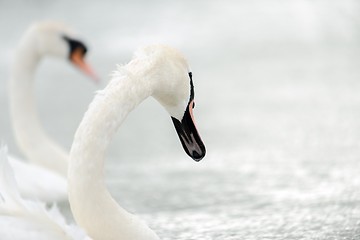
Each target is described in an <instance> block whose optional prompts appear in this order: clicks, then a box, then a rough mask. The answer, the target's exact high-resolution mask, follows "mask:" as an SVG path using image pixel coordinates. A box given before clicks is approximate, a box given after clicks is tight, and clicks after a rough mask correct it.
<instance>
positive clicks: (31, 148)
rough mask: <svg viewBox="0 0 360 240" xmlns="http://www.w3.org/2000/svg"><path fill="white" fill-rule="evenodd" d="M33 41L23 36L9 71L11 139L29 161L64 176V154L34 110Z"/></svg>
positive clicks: (28, 35) (31, 36)
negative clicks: (13, 137) (13, 139)
mask: <svg viewBox="0 0 360 240" xmlns="http://www.w3.org/2000/svg"><path fill="white" fill-rule="evenodd" d="M34 38H35V36H34V34H32V33H29V32H28V33H26V34H25V36H24V38H23V40H22V41H21V42H20V45H19V47H18V49H17V51H16V53H15V59H14V63H13V67H12V69H11V78H10V81H9V86H8V87H9V103H10V115H11V120H12V124H13V130H14V134H15V139H16V141H17V143H18V146H19V148H20V149H21V150H22V151H23V153H24V154H25V155H26V157H27V158H28V159H29V160H30V161H32V162H34V163H37V164H39V165H43V166H45V167H48V168H50V169H53V170H55V171H58V172H59V173H61V174H63V175H65V174H66V170H67V155H66V154H65V151H63V150H62V148H61V147H60V146H58V145H57V144H55V143H54V142H53V141H52V140H51V139H50V138H49V137H48V135H47V134H46V133H45V131H44V129H43V127H42V125H41V123H40V120H39V117H38V112H37V109H36V99H35V96H34V76H35V73H36V68H37V66H38V64H39V62H40V60H41V55H40V54H39V53H38V52H37V50H36V47H37V46H36V43H35V41H34ZM50 157H51V159H50Z"/></svg>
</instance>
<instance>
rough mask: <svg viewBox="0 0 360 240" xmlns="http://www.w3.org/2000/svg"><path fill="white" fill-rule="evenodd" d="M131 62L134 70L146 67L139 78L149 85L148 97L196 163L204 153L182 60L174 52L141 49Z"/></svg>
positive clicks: (191, 89)
mask: <svg viewBox="0 0 360 240" xmlns="http://www.w3.org/2000/svg"><path fill="white" fill-rule="evenodd" d="M134 59H135V61H134V63H133V64H134V65H135V66H136V65H138V64H141V65H142V66H144V65H145V66H146V65H148V66H149V67H148V68H146V67H145V68H144V69H145V72H143V73H142V75H145V76H149V78H150V79H151V80H149V81H148V82H151V83H152V84H153V87H152V89H153V93H152V96H153V97H154V98H155V99H156V100H157V101H158V102H159V103H160V104H161V105H162V106H163V107H164V108H165V109H166V110H167V112H168V113H169V115H170V116H171V119H172V122H173V124H174V126H175V129H176V132H177V134H178V136H179V138H180V142H181V144H182V146H183V148H184V150H185V152H186V153H187V154H188V155H189V156H190V157H191V158H192V159H194V160H195V161H200V160H201V159H202V158H203V157H204V156H205V153H206V149H205V145H204V143H203V141H202V140H201V137H200V134H199V132H198V130H197V127H196V124H195V118H194V112H193V109H194V107H195V91H194V84H193V79H192V72H191V71H190V68H189V65H188V63H187V61H186V59H185V58H184V56H183V55H182V54H181V53H180V52H178V51H177V50H175V49H173V48H170V47H167V46H164V45H153V46H148V47H145V48H142V49H140V50H138V51H137V52H136V53H135V58H134ZM142 60H143V61H142ZM139 61H140V62H141V63H139Z"/></svg>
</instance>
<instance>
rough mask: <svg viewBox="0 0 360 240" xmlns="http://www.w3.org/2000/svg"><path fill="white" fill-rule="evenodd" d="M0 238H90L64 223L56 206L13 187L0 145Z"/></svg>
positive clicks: (10, 239)
mask: <svg viewBox="0 0 360 240" xmlns="http://www.w3.org/2000/svg"><path fill="white" fill-rule="evenodd" d="M0 239H1V240H35V239H36V240H50V239H51V240H65V239H68V240H70V239H76V240H80V239H82V240H90V238H89V237H88V236H86V234H85V232H84V231H83V230H82V229H80V228H79V227H77V226H75V225H68V224H66V222H65V219H64V217H63V216H62V215H61V214H60V212H59V210H58V209H57V207H56V206H53V207H51V208H50V209H47V208H46V207H45V204H43V203H41V202H35V201H31V200H24V199H23V198H22V197H21V196H20V194H19V192H18V188H17V183H16V179H15V177H14V174H13V169H12V167H11V166H10V164H9V160H8V155H7V149H6V147H4V146H2V147H0Z"/></svg>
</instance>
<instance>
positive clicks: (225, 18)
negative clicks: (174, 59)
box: [0, 0, 360, 240]
mask: <svg viewBox="0 0 360 240" xmlns="http://www.w3.org/2000/svg"><path fill="white" fill-rule="evenodd" d="M359 9H360V8H359V4H358V3H357V2H356V1H350V0H347V1H341V2H339V1H316V2H312V1H305V0H304V1H286V2H284V1H280V0H279V1H271V2H270V1H263V0H256V1H230V0H227V1H197V2H196V3H194V2H192V1H181V2H180V1H178V2H175V3H173V2H172V3H170V2H166V1H160V0H158V1H152V2H151V3H150V2H146V1H132V2H131V3H130V2H120V1H102V2H101V3H100V2H89V1H77V2H76V3H74V2H71V3H70V2H66V1H58V2H51V3H50V2H46V1H45V2H44V1H36V0H33V1H26V2H25V1H24V2H20V1H19V2H15V1H13V2H5V1H2V2H0V30H1V35H0V43H1V44H0V50H1V53H2V54H1V56H0V76H1V79H2V80H3V81H0V106H1V110H2V114H1V118H0V136H1V138H3V139H4V140H5V141H6V142H7V143H8V145H9V147H10V150H11V151H13V152H15V153H19V152H18V150H17V148H16V146H15V144H14V141H13V138H12V134H11V130H10V123H9V119H8V113H7V111H8V108H7V100H6V89H5V85H6V83H5V82H6V79H7V76H8V67H9V65H10V62H11V58H12V57H11V56H12V51H13V49H14V47H15V43H16V42H17V41H18V38H19V37H20V36H21V34H22V32H23V31H24V29H25V28H26V27H27V26H28V24H29V22H32V21H34V20H37V19H48V18H52V19H53V18H55V19H58V20H64V21H65V22H67V23H69V24H71V25H72V26H74V28H76V29H77V30H78V31H79V32H80V33H81V34H82V35H83V36H84V38H85V39H86V40H87V42H88V44H89V45H90V54H89V56H88V59H89V61H90V63H91V64H92V65H93V66H94V68H95V69H96V70H97V72H98V73H99V75H100V76H101V78H102V81H103V82H102V84H101V86H95V85H94V84H92V83H91V82H90V81H88V80H87V79H86V78H85V77H84V76H82V75H81V74H80V73H79V72H77V71H76V70H74V69H73V68H71V67H69V64H66V63H63V62H62V61H60V60H55V59H47V60H46V61H44V62H43V63H42V65H41V66H40V69H39V71H38V76H37V85H36V92H37V96H38V101H39V110H40V114H41V117H42V119H43V122H44V124H45V126H46V129H47V130H48V132H49V133H50V134H51V135H52V136H54V138H55V139H56V140H57V141H59V142H60V143H62V144H63V145H64V146H65V147H67V148H69V147H70V146H71V141H72V136H73V133H74V131H75V130H76V127H77V125H78V123H79V121H80V120H81V117H82V114H83V113H84V111H85V109H86V107H87V105H88V103H89V102H90V101H91V99H92V97H93V92H94V91H95V90H96V89H98V88H102V87H103V86H105V84H106V81H107V79H108V75H109V73H110V72H111V71H112V70H113V69H115V65H116V64H117V63H126V62H127V61H128V60H129V59H130V57H131V54H132V52H133V50H134V49H136V47H137V46H139V45H142V44H146V43H156V42H163V43H167V44H170V45H172V46H175V47H177V48H178V49H180V50H181V51H182V52H184V54H185V55H186V56H187V57H188V59H189V61H190V63H191V66H192V70H193V74H194V83H195V91H196V92H195V94H196V108H195V114H196V120H197V125H198V126H199V129H200V133H201V135H202V138H203V140H204V142H205V144H206V146H207V151H208V153H207V156H206V158H205V159H204V160H203V161H202V162H200V163H195V162H192V161H191V160H190V159H188V157H187V156H186V155H185V154H184V153H183V151H182V149H181V146H180V144H179V142H178V139H177V136H176V135H175V132H174V130H173V129H172V128H173V127H172V123H171V121H170V119H169V117H168V116H167V114H166V113H165V111H163V110H162V109H161V108H160V107H159V106H158V105H157V103H156V102H155V101H154V100H152V99H149V100H147V101H146V102H144V103H143V104H142V105H141V106H140V107H139V108H138V109H136V110H135V111H134V112H133V113H132V114H131V115H130V116H129V118H128V120H127V121H126V122H125V124H124V125H123V126H122V128H121V130H120V131H119V133H118V134H117V136H116V138H115V139H114V143H113V144H112V146H111V149H110V150H109V154H108V157H109V160H108V162H107V166H106V170H107V176H108V177H107V183H108V186H109V188H110V190H111V192H112V194H113V195H114V197H115V198H116V199H117V200H118V201H119V203H120V204H121V205H122V206H124V207H125V208H126V209H128V210H129V211H131V212H134V213H136V214H138V215H140V216H141V217H142V218H143V219H144V220H146V221H147V223H148V224H149V225H150V226H151V227H152V228H153V229H154V230H155V231H156V232H157V233H158V234H159V236H160V237H161V238H162V239H179V240H181V239H187V240H189V239H194V240H195V239H196V240H198V239H205V240H207V239H221V240H232V239H236V240H237V239H329V240H330V239H359V238H360V177H359V169H360V159H359V156H360V124H359V119H360V108H359V105H360V94H359V92H360V82H359V79H360V68H359V60H360V57H359V56H360V55H359V53H360V52H359V37H360V32H359V30H358V23H359V17H358V16H359V15H358V14H359ZM59 90H61V91H62V94H54V93H57V92H59ZM144 119H146V121H144ZM135 146H137V147H135ZM19 154H20V153H19ZM62 210H63V211H64V213H66V214H67V215H68V216H69V219H71V216H70V214H69V209H68V206H67V205H66V204H63V205H62Z"/></svg>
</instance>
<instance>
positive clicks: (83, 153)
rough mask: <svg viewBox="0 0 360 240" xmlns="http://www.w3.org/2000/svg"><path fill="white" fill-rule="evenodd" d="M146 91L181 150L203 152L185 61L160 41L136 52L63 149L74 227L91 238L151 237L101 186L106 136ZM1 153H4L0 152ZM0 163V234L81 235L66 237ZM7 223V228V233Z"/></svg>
mask: <svg viewBox="0 0 360 240" xmlns="http://www.w3.org/2000/svg"><path fill="white" fill-rule="evenodd" d="M148 96H153V97H154V98H156V99H157V100H158V101H159V102H160V103H161V104H162V105H163V106H164V107H165V109H166V110H167V111H168V112H169V114H170V115H171V117H172V121H173V123H174V125H175V128H176V130H177V132H178V135H179V137H180V141H181V143H182V145H183V147H184V149H185V151H186V152H187V153H188V155H189V156H191V157H192V158H193V159H194V160H196V161H200V160H201V159H202V158H203V157H204V155H205V147H204V144H203V142H202V141H201V139H200V136H199V134H198V132H197V130H196V127H195V124H194V118H193V112H192V110H193V107H194V87H193V83H192V76H191V73H190V72H189V67H188V65H187V62H186V60H185V59H184V57H183V56H182V55H181V54H180V53H179V52H177V51H176V50H174V49H172V48H169V47H166V46H149V47H145V48H142V49H140V50H138V51H137V52H136V54H135V57H134V58H133V60H132V61H131V62H130V63H129V64H127V65H125V66H123V67H120V68H119V69H118V71H117V72H116V73H115V74H114V76H113V78H112V79H111V81H110V83H109V84H108V86H107V87H106V88H105V89H104V90H102V91H100V92H99V93H98V94H97V96H96V97H95V99H94V100H93V102H92V103H91V104H90V107H89V109H88V111H87V112H86V114H85V116H84V118H83V120H82V122H81V123H80V126H79V128H78V130H77V131H76V133H75V137H74V142H73V145H72V148H71V151H70V162H69V169H68V188H69V189H68V190H69V201H70V206H71V210H72V212H73V215H74V218H75V220H76V222H77V223H78V225H79V226H80V227H81V228H82V229H84V230H85V232H86V233H87V235H88V236H89V237H90V238H91V239H93V240H115V239H116V240H119V239H123V240H158V239H159V238H158V236H157V235H156V234H155V233H154V232H153V231H152V230H151V229H150V228H149V227H147V225H146V224H145V223H143V222H142V221H141V220H139V219H138V218H137V217H136V216H134V215H132V214H130V213H128V212H127V211H126V210H124V209H123V208H121V207H120V206H119V205H118V204H117V203H116V202H115V200H114V199H113V198H112V197H111V195H110V193H109V192H108V190H107V189H106V187H105V183H104V176H103V171H104V155H105V151H106V148H107V147H108V145H109V144H110V141H111V138H112V136H113V135H114V133H115V132H116V130H117V129H118V127H119V126H120V125H121V123H122V122H123V121H124V120H125V118H126V116H127V114H128V113H129V112H130V111H131V110H132V109H133V108H135V107H136V106H137V105H138V104H139V103H140V102H141V101H143V100H144V99H145V98H147V97H148ZM2 156H3V158H4V156H5V157H6V155H4V153H3V154H2ZM0 158H1V153H0ZM5 159H6V158H5ZM0 160H1V159H0ZM0 162H1V161H0ZM3 162H4V161H3ZM5 163H6V161H5ZM3 165H5V166H2V165H0V196H1V197H0V239H2V240H10V239H11V240H24V239H27V240H31V239H36V240H39V239H40V240H42V239H44V240H45V239H51V240H60V239H83V238H86V236H84V235H82V232H81V230H79V229H77V230H76V236H73V235H70V233H73V232H74V230H72V231H70V233H68V232H67V231H68V228H69V227H68V226H65V225H64V220H63V219H62V218H61V217H59V216H58V215H59V214H58V213H57V212H56V210H53V211H51V212H55V215H56V218H55V220H54V218H52V217H49V215H51V214H50V213H48V212H47V211H45V210H44V208H43V207H41V206H39V204H38V203H33V202H24V201H23V200H22V199H21V198H20V197H19V196H18V194H17V193H16V188H12V186H14V185H15V183H13V182H14V180H11V171H9V170H8V169H9V167H8V166H6V164H3ZM1 174H2V175H1ZM2 176H3V177H2ZM4 178H5V180H2V179H4ZM9 179H10V180H9ZM1 183H5V184H2V185H1ZM9 186H10V187H9ZM3 226H4V227H3ZM7 227H9V229H10V230H13V229H15V230H14V231H11V235H10V237H9V232H8V231H7ZM27 232H28V234H26V233H27ZM31 234H33V235H31ZM61 234H62V235H61Z"/></svg>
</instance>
